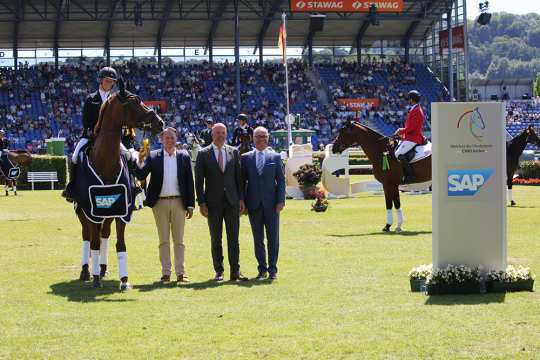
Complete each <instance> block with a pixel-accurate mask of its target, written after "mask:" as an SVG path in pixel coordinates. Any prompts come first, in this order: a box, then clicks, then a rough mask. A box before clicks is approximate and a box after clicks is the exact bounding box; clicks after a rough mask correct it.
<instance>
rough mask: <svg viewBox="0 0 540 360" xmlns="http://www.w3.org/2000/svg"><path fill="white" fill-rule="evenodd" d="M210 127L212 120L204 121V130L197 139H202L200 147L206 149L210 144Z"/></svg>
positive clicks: (212, 123)
mask: <svg viewBox="0 0 540 360" xmlns="http://www.w3.org/2000/svg"><path fill="white" fill-rule="evenodd" d="M212 126H214V121H213V120H212V118H208V119H206V129H204V130H203V131H201V133H200V135H199V137H200V138H201V139H202V141H203V144H202V145H201V146H202V147H207V146H210V144H212Z"/></svg>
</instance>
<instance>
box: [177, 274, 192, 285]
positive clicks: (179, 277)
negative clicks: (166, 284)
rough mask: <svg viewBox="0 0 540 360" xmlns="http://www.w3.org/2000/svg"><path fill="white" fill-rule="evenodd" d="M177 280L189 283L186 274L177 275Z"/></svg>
mask: <svg viewBox="0 0 540 360" xmlns="http://www.w3.org/2000/svg"><path fill="white" fill-rule="evenodd" d="M176 281H177V282H179V283H188V282H189V277H188V276H187V275H186V274H182V275H178V276H177V277H176Z"/></svg>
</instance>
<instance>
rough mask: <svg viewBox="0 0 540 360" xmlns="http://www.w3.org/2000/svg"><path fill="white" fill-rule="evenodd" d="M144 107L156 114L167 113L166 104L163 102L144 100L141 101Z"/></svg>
mask: <svg viewBox="0 0 540 360" xmlns="http://www.w3.org/2000/svg"><path fill="white" fill-rule="evenodd" d="M143 102H144V105H146V106H148V107H149V108H152V109H154V111H155V112H157V113H165V112H167V102H166V101H165V100H146V101H143Z"/></svg>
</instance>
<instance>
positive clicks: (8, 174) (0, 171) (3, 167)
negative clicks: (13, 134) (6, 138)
mask: <svg viewBox="0 0 540 360" xmlns="http://www.w3.org/2000/svg"><path fill="white" fill-rule="evenodd" d="M8 154H9V151H7V150H2V151H0V177H5V178H6V179H8V180H17V178H18V177H19V175H20V173H21V169H20V168H19V167H18V166H17V165H15V164H13V163H12V162H11V161H10V160H9V155H8Z"/></svg>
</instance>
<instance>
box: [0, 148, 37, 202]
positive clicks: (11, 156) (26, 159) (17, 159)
mask: <svg viewBox="0 0 540 360" xmlns="http://www.w3.org/2000/svg"><path fill="white" fill-rule="evenodd" d="M6 152H7V159H8V160H9V162H11V164H13V166H17V167H18V166H26V165H28V164H30V162H32V155H31V154H30V153H29V152H28V151H26V150H12V151H6ZM1 153H2V152H1V151H0V155H1ZM0 161H1V160H0ZM11 164H5V165H6V166H5V167H6V168H8V167H11ZM3 167H4V166H2V167H0V184H4V190H5V192H6V196H8V195H9V192H8V190H9V186H11V188H12V189H13V194H14V195H17V179H11V178H9V177H8V174H4V172H3V171H2V170H1V168H3Z"/></svg>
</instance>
